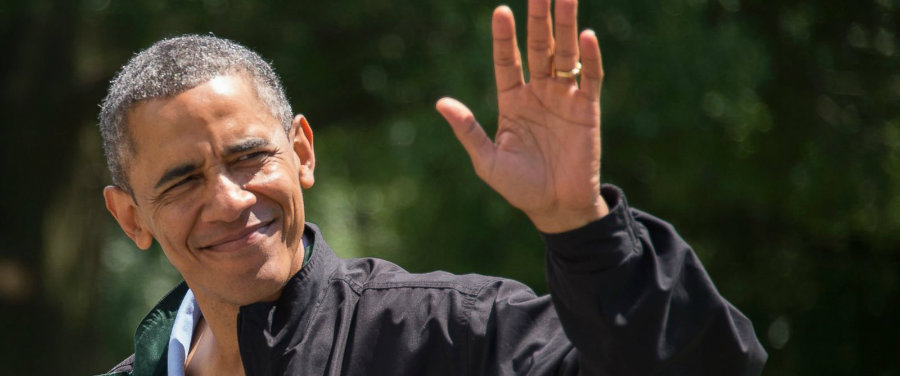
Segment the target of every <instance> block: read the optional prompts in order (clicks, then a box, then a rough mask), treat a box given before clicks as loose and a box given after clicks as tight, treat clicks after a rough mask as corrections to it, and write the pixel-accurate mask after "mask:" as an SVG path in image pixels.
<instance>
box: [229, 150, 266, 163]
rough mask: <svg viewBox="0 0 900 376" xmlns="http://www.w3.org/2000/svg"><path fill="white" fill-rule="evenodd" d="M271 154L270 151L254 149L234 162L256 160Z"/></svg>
mask: <svg viewBox="0 0 900 376" xmlns="http://www.w3.org/2000/svg"><path fill="white" fill-rule="evenodd" d="M270 155H272V153H271V152H268V151H255V152H252V153H247V154H244V155H242V156H240V158H238V159H237V160H236V162H244V161H258V160H260V159H263V158H266V157H268V156H270Z"/></svg>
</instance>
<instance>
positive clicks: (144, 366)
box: [133, 281, 188, 376]
mask: <svg viewBox="0 0 900 376" xmlns="http://www.w3.org/2000/svg"><path fill="white" fill-rule="evenodd" d="M187 290H188V287H187V284H185V283H184V282H183V281H182V282H181V283H179V284H178V286H175V288H174V289H172V291H170V292H169V293H168V294H166V296H165V297H163V298H162V300H160V301H159V303H157V304H156V306H155V307H153V309H152V310H150V313H147V316H145V317H144V319H143V320H141V324H140V325H138V328H137V331H136V332H135V334H134V366H133V367H134V371H133V375H135V376H138V375H165V374H166V364H167V358H168V357H167V356H166V353H167V352H168V346H169V335H170V334H171V333H172V325H173V324H174V323H175V315H176V314H177V312H178V307H179V306H181V301H182V300H184V295H185V294H186V293H187Z"/></svg>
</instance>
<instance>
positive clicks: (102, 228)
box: [0, 0, 900, 375]
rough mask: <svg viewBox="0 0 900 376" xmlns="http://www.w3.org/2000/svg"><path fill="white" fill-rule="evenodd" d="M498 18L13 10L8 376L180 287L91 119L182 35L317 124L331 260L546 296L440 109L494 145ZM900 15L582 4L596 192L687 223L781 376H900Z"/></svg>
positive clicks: (424, 11)
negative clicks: (143, 244) (137, 64)
mask: <svg viewBox="0 0 900 376" xmlns="http://www.w3.org/2000/svg"><path fill="white" fill-rule="evenodd" d="M495 5H496V4H495V3H493V2H490V1H474V0H455V1H450V0H434V1H413V0H402V1H401V0H394V1H388V0H336V1H319V2H303V1H275V0H271V1H255V2H254V1H236V0H205V1H199V0H186V1H159V0H139V1H125V0H86V1H85V0H80V1H65V2H64V1H56V2H54V1H47V0H37V1H17V2H11V1H0V55H2V56H0V95H2V103H0V119H2V126H0V153H2V154H0V155H2V162H3V163H2V170H0V176H2V182H3V183H2V184H0V213H2V214H0V215H2V216H0V324H2V335H0V338H2V347H0V364H2V366H0V367H2V369H3V370H4V371H3V373H9V374H50V373H61V374H87V373H93V372H100V371H104V370H106V369H107V368H109V367H110V366H112V365H113V364H115V363H116V362H117V361H118V360H120V359H121V358H124V357H125V356H127V355H128V354H129V353H131V349H130V346H131V335H132V333H133V330H134V327H135V325H136V324H137V322H138V320H140V318H141V316H142V315H143V314H144V313H145V312H146V310H147V309H148V307H149V306H151V305H152V304H153V303H155V301H156V300H157V299H158V298H159V297H161V296H162V294H163V293H164V292H165V291H166V290H167V289H168V288H170V287H171V286H172V285H173V284H174V283H175V282H176V280H177V279H178V275H177V273H175V272H174V270H173V269H172V268H171V267H170V266H168V264H167V262H166V261H165V258H164V257H163V256H162V253H161V252H160V251H159V250H158V249H152V250H150V251H147V252H140V251H138V250H137V249H136V248H135V247H134V246H133V245H132V244H130V242H129V241H128V240H127V239H126V238H124V236H123V235H122V234H121V231H120V230H119V229H118V228H117V227H116V226H115V224H114V222H113V221H112V219H111V217H110V216H109V215H108V214H107V213H106V211H105V209H104V207H103V202H102V198H101V189H102V187H103V186H104V185H105V184H107V181H108V177H107V172H106V170H105V165H104V162H103V160H102V154H101V150H100V141H99V135H98V131H97V128H96V120H95V119H96V116H97V112H98V107H97V104H98V103H99V102H100V100H101V98H102V97H103V96H104V95H105V90H106V86H107V83H108V81H109V79H110V78H111V77H112V75H113V74H114V73H115V71H116V70H117V69H118V67H119V66H121V65H122V64H123V63H124V62H125V61H126V60H127V59H128V58H129V57H130V56H131V55H132V54H133V53H135V52H136V51H138V50H140V49H142V48H145V47H147V46H149V45H150V44H151V43H153V42H154V41H156V40H159V39H160V38H163V37H167V36H174V35H178V34H182V33H189V32H190V33H208V32H212V33H214V34H216V35H218V36H222V37H227V38H232V39H235V40H237V41H239V42H241V43H243V44H245V45H247V46H249V47H251V48H253V49H255V50H257V51H258V52H260V53H261V54H262V56H263V57H265V58H266V59H269V60H271V61H272V62H273V63H274V65H275V68H276V70H277V71H278V72H279V73H280V74H281V76H282V77H283V79H284V81H285V86H286V87H287V90H288V95H289V98H290V99H291V103H292V104H293V106H294V109H295V111H296V112H300V113H304V114H306V115H307V117H308V118H309V120H310V122H311V124H312V126H313V129H314V131H315V132H316V138H315V141H316V145H315V146H316V151H317V157H318V161H317V167H318V169H317V171H316V172H317V181H316V186H315V187H314V188H313V189H311V190H308V191H306V192H305V194H306V195H305V197H306V201H307V208H308V219H309V220H311V221H314V222H317V223H318V224H320V225H321V227H322V230H323V231H324V233H325V235H326V236H327V238H328V239H329V242H330V243H331V245H332V246H333V247H334V248H336V249H337V250H338V252H340V253H341V254H342V255H344V256H363V255H365V256H378V257H384V258H387V259H390V260H392V261H395V262H397V263H399V264H400V265H402V266H404V267H406V268H408V269H410V270H412V271H426V270H433V269H445V270H450V271H453V272H457V273H468V272H477V273H484V274H493V275H502V276H507V277H511V278H515V279H519V280H522V281H524V282H526V283H528V284H529V285H531V286H533V287H534V288H535V289H536V290H538V291H546V285H545V282H544V274H543V255H542V245H541V243H540V240H539V238H538V236H537V234H536V233H535V231H534V230H533V229H532V227H531V226H530V224H529V223H528V221H527V219H526V218H525V217H524V216H523V215H522V214H520V213H518V212H516V211H515V210H513V209H511V208H510V207H509V206H508V205H507V204H506V203H505V202H503V200H502V199H501V198H500V197H499V196H498V195H496V194H495V193H493V192H492V191H491V190H490V189H489V188H487V187H486V186H485V185H484V184H483V183H481V182H480V181H478V180H477V178H476V177H475V175H474V173H473V172H472V169H471V166H470V164H469V162H468V159H467V157H466V155H465V153H464V152H463V150H462V148H461V147H460V146H459V145H457V142H456V140H455V139H454V137H453V135H452V132H451V131H450V129H449V128H448V127H447V126H446V125H445V124H444V123H443V120H442V119H441V118H440V117H439V116H438V114H437V113H436V112H435V111H434V110H433V103H434V101H435V100H436V99H437V98H439V97H440V96H443V95H453V96H456V97H457V98H460V99H461V100H463V101H464V102H466V103H468V104H469V105H470V106H471V107H472V108H473V110H474V111H475V112H476V114H477V116H479V119H480V120H481V122H482V123H483V124H484V125H485V126H486V127H487V128H489V129H488V131H489V132H491V130H492V129H493V127H494V125H495V119H496V112H495V108H496V104H495V96H494V84H493V74H492V67H491V61H490V56H491V55H490V21H489V17H490V14H491V10H492V8H493V7H494V6H495ZM510 6H511V7H512V8H513V10H514V11H515V12H516V16H517V20H518V21H519V24H520V25H524V23H523V22H524V16H525V13H524V10H525V4H524V0H522V1H519V0H516V1H515V2H514V3H512V4H510ZM898 16H900V6H898V2H897V0H875V1H859V2H852V1H837V0H821V1H799V0H788V1H777V2H773V1H763V0H750V1H743V0H663V1H642V0H638V1H627V0H607V1H583V4H581V7H580V15H579V19H580V22H581V25H584V26H587V27H592V28H594V29H595V30H596V31H597V34H598V35H599V37H600V41H601V48H602V50H603V55H604V59H605V68H606V73H607V78H606V82H605V86H604V92H603V110H604V112H603V146H604V150H603V151H604V153H603V156H604V158H603V175H602V178H603V181H605V182H611V183H615V184H618V185H619V186H620V187H622V188H623V189H624V190H625V192H626V194H627V195H628V198H629V201H630V202H631V203H632V204H633V205H634V206H636V207H640V208H643V209H645V210H647V211H650V212H652V213H654V214H656V215H658V216H661V217H663V218H666V219H667V220H669V221H671V222H672V223H673V224H675V225H676V226H677V227H678V228H679V229H680V231H681V234H682V235H683V236H684V237H685V238H686V239H687V240H688V241H689V242H690V243H691V244H692V245H693V246H694V247H695V250H696V251H697V253H698V254H699V255H700V258H701V259H702V260H703V262H704V264H705V265H706V267H707V269H708V271H709V273H710V274H711V276H712V277H713V279H714V280H715V281H716V282H717V285H718V287H719V289H720V291H721V292H722V294H723V295H724V296H725V297H727V298H728V299H729V300H730V301H731V302H732V303H734V304H735V305H736V306H737V307H739V308H740V309H741V310H742V311H743V312H745V313H746V314H747V315H748V316H749V317H750V318H751V319H752V321H753V323H754V325H755V328H756V332H757V334H758V336H759V338H760V340H761V341H762V343H763V344H764V345H765V346H766V349H767V350H768V351H769V355H770V358H769V364H768V367H767V369H766V374H768V375H898V374H900V370H898V359H900V352H898V342H900V331H898V321H900V315H898V308H900V307H898V306H900V302H898V285H900V281H898V280H900V278H898V261H900V260H898V259H900V192H898V191H900V111H898V110H900V59H898V56H900V45H898V25H900V22H898V18H900V17H898ZM520 40H524V33H520ZM709 356H710V357H715V356H716V354H709Z"/></svg>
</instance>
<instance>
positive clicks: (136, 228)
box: [103, 185, 153, 250]
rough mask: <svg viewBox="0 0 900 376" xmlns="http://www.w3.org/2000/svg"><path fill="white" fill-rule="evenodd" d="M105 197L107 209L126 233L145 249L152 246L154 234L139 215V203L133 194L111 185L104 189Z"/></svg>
mask: <svg viewBox="0 0 900 376" xmlns="http://www.w3.org/2000/svg"><path fill="white" fill-rule="evenodd" d="M103 198H104V199H105V200H106V209H107V210H109V212H110V214H112V216H113V218H115V219H116V222H118V223H119V226H120V227H122V231H124V232H125V235H128V237H129V238H131V240H132V241H133V242H134V244H135V245H136V246H137V247H138V248H140V249H143V250H147V249H148V248H150V246H151V245H153V234H152V233H150V231H149V230H148V229H147V227H146V225H145V224H144V221H143V219H142V218H141V217H140V215H138V212H137V204H135V202H134V199H133V198H132V197H131V195H130V194H129V193H128V192H125V191H124V190H123V189H121V188H119V187H116V186H112V185H110V186H107V187H106V188H104V189H103Z"/></svg>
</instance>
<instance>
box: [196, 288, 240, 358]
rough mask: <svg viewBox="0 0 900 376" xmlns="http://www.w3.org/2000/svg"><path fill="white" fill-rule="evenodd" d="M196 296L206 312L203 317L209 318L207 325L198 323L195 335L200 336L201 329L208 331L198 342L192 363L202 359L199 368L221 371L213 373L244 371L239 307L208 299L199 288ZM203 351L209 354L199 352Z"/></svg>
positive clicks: (201, 309) (206, 319)
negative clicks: (238, 317) (238, 323)
mask: <svg viewBox="0 0 900 376" xmlns="http://www.w3.org/2000/svg"><path fill="white" fill-rule="evenodd" d="M194 296H195V297H196V299H197V305H199V306H200V311H201V312H203V320H204V321H205V322H206V325H199V326H198V327H197V330H196V333H195V334H194V335H195V336H198V335H200V333H201V332H202V331H206V334H205V335H204V337H205V338H201V341H198V342H197V344H196V345H197V346H198V348H197V351H198V355H197V356H195V357H194V359H193V360H192V363H193V362H199V363H200V364H197V365H198V366H200V368H205V369H213V370H220V371H221V372H215V373H214V374H223V375H224V374H227V375H242V374H243V373H244V364H243V362H242V361H241V353H240V348H239V347H238V341H237V314H238V309H239V307H237V306H234V305H230V304H224V303H222V302H219V301H216V300H212V299H205V297H203V296H201V295H198V294H196V292H195V294H194ZM198 338H199V337H198ZM204 348H205V349H204ZM200 353H203V354H206V356H200Z"/></svg>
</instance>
